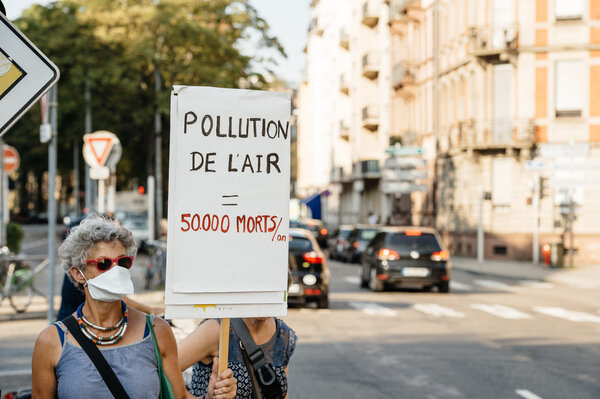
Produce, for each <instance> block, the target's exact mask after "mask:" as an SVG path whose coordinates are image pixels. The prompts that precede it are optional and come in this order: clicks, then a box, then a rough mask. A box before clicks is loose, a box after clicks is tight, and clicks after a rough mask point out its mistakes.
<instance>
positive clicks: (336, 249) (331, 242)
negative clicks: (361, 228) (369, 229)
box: [327, 224, 354, 259]
mask: <svg viewBox="0 0 600 399" xmlns="http://www.w3.org/2000/svg"><path fill="white" fill-rule="evenodd" d="M353 228H354V226H352V225H350V224H343V225H341V226H340V227H339V228H338V229H336V230H335V231H334V232H333V234H330V235H329V239H328V240H327V248H329V259H341V257H342V253H343V252H344V247H345V245H346V243H347V242H348V236H349V235H350V233H351V232H352V229H353Z"/></svg>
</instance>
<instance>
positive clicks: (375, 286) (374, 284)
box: [369, 268, 383, 292]
mask: <svg viewBox="0 0 600 399" xmlns="http://www.w3.org/2000/svg"><path fill="white" fill-rule="evenodd" d="M369 288H370V289H371V291H373V292H381V291H383V282H382V281H380V280H377V271H376V270H375V268H372V269H371V275H370V278H369Z"/></svg>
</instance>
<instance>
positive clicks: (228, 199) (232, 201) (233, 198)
mask: <svg viewBox="0 0 600 399" xmlns="http://www.w3.org/2000/svg"><path fill="white" fill-rule="evenodd" d="M222 197H223V203H222V204H221V205H223V206H237V198H238V197H239V196H238V195H237V194H234V195H223V196H222Z"/></svg>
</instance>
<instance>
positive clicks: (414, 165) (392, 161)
mask: <svg viewBox="0 0 600 399" xmlns="http://www.w3.org/2000/svg"><path fill="white" fill-rule="evenodd" d="M425 165H426V162H425V160H424V159H423V158H418V157H408V158H387V159H386V160H385V168H386V169H418V168H424V167H425Z"/></svg>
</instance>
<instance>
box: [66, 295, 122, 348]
mask: <svg viewBox="0 0 600 399" xmlns="http://www.w3.org/2000/svg"><path fill="white" fill-rule="evenodd" d="M83 305H85V302H84V303H82V304H81V305H79V307H78V308H77V323H79V328H81V332H82V333H83V335H85V336H86V337H87V338H88V339H89V340H90V341H92V342H93V343H94V344H96V345H113V344H116V343H117V342H119V340H120V339H121V338H123V336H124V335H125V331H127V305H125V302H123V301H121V309H122V310H123V317H122V318H121V320H119V322H118V323H117V324H115V325H114V326H110V327H102V326H97V325H95V324H93V323H91V322H89V321H88V320H87V319H86V318H85V317H84V316H83V312H82V309H83ZM90 327H91V328H94V329H96V330H99V331H112V330H116V329H118V330H117V332H115V333H114V334H113V335H111V336H110V337H102V336H100V335H98V334H95V333H94V332H93V331H92V330H91V329H90Z"/></svg>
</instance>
